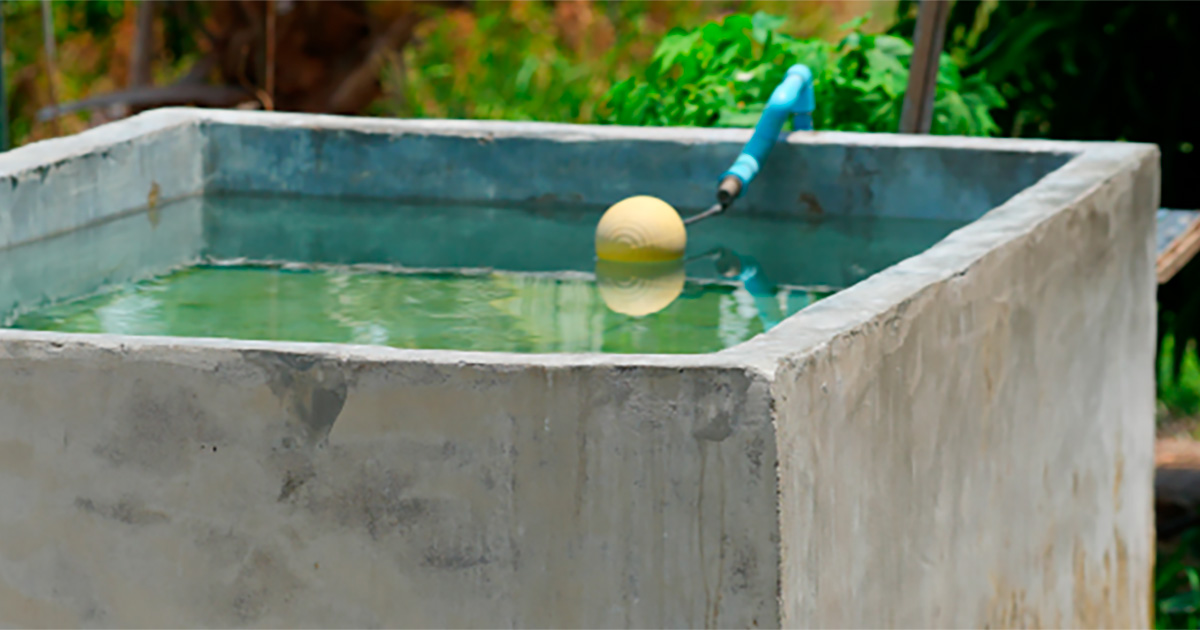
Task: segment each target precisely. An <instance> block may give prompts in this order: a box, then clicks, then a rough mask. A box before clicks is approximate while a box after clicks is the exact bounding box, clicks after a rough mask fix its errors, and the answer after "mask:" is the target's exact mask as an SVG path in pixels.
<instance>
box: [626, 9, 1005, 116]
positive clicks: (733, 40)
mask: <svg viewBox="0 0 1200 630" xmlns="http://www.w3.org/2000/svg"><path fill="white" fill-rule="evenodd" d="M866 19H867V17H866V16H864V17H862V18H859V19H857V20H855V21H853V22H851V23H849V24H846V25H845V26H843V30H848V31H850V32H849V33H848V34H846V35H845V37H843V38H842V39H841V41H839V42H838V43H836V44H834V43H830V42H827V41H823V40H819V39H799V38H795V37H792V36H789V35H787V34H785V33H784V32H783V30H782V29H783V27H784V23H785V19H784V18H782V17H778V16H773V15H769V14H766V13H762V12H759V13H756V14H755V15H753V16H748V15H744V14H735V15H731V16H728V17H726V18H725V19H724V20H723V21H722V22H720V23H718V22H709V23H707V24H704V25H703V26H700V27H699V28H695V29H691V30H686V29H675V30H673V31H671V32H670V33H669V34H668V35H667V36H666V37H665V38H664V39H663V41H662V43H660V44H659V46H658V48H657V49H656V50H655V52H654V56H653V57H652V59H651V61H650V63H649V64H648V65H647V67H646V69H645V71H644V73H643V74H642V76H634V77H630V78H628V79H626V80H624V81H622V82H620V83H618V84H617V85H615V86H613V88H612V90H610V91H609V93H608V102H607V106H608V108H609V112H608V114H607V115H606V116H605V118H604V120H605V122H610V123H616V124H629V125H688V126H701V127H709V126H722V127H745V126H753V125H754V124H755V122H756V121H757V120H758V117H759V116H760V115H761V114H762V111H763V108H764V107H765V105H766V101H767V99H768V98H769V97H770V94H771V92H772V91H773V90H774V89H775V87H776V86H777V85H779V83H780V81H782V80H783V76H784V73H785V72H786V71H787V69H788V67H790V66H791V65H793V64H796V63H803V64H805V65H807V66H809V68H811V69H812V71H813V87H814V90H815V91H816V101H817V110H816V112H814V114H813V124H814V126H815V127H816V128H817V129H830V130H841V131H882V132H894V131H895V130H896V129H897V127H898V126H899V122H900V111H901V109H902V107H903V100H904V91H905V89H906V88H907V82H908V67H909V63H910V61H911V58H912V43H911V42H910V41H908V40H906V39H903V38H900V37H896V36H891V35H872V34H868V33H864V32H863V31H862V25H863V23H864V22H865V21H866ZM1004 106H1005V102H1004V99H1003V98H1002V97H1001V96H1000V93H999V92H998V91H997V90H996V89H995V88H993V87H992V86H991V85H990V84H989V83H988V82H987V79H986V76H985V75H984V74H983V73H976V74H973V75H970V76H964V75H963V73H962V71H961V69H960V68H959V65H958V64H957V63H955V62H954V60H953V59H952V58H951V57H950V56H948V55H943V56H942V60H941V64H940V66H939V72H938V86H937V94H936V97H935V109H934V120H933V132H934V133H938V134H953V135H976V136H982V135H991V134H994V133H996V132H998V131H999V127H997V126H996V124H995V122H994V121H993V120H992V115H991V112H992V111H993V110H995V109H999V108H1003V107H1004Z"/></svg>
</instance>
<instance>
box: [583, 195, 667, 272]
mask: <svg viewBox="0 0 1200 630" xmlns="http://www.w3.org/2000/svg"><path fill="white" fill-rule="evenodd" d="M686 247H687V229H686V228H685V227H684V226H683V219H681V218H680V217H679V213H678V212H676V211H675V208H672V207H671V206H670V205H669V204H667V202H665V201H663V200H661V199H657V198H655V197H648V196H645V195H641V196H637V197H630V198H628V199H625V200H623V201H619V202H617V203H616V204H614V205H613V206H612V207H611V208H609V209H608V210H607V211H605V213H604V216H602V217H600V223H599V224H598V225H597V226H596V256H597V257H598V258H600V259H602V260H612V261H616V262H631V263H633V262H661V261H665V260H676V259H679V258H683V250H684V249H685V248H686Z"/></svg>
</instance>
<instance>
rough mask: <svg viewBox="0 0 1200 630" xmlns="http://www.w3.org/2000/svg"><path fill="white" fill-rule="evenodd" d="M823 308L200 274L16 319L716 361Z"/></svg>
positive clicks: (447, 276) (473, 280) (500, 285)
mask: <svg viewBox="0 0 1200 630" xmlns="http://www.w3.org/2000/svg"><path fill="white" fill-rule="evenodd" d="M823 295H824V294H822V293H813V292H809V291H804V290H796V289H790V290H789V289H781V290H779V291H778V292H776V293H774V294H771V295H767V296H760V297H759V298H757V299H756V298H754V297H753V296H751V295H750V294H749V293H747V292H746V291H745V290H744V289H742V288H740V287H736V286H729V285H720V284H698V283H695V282H689V283H688V284H687V285H686V286H685V287H684V290H683V292H682V294H681V295H680V296H679V297H678V298H677V299H676V300H674V301H673V302H672V303H671V304H670V305H669V306H667V307H666V308H665V309H663V310H661V311H659V312H657V313H654V314H650V315H647V316H644V317H630V316H628V315H623V314H620V313H617V312H614V311H612V310H611V309H610V308H608V306H607V305H606V304H605V302H604V300H603V299H602V297H601V296H600V295H599V292H598V290H597V286H596V283H595V281H594V280H592V279H591V278H588V277H586V276H584V275H582V274H572V275H557V276H556V275H544V274H514V273H495V272H489V273H477V274H461V273H449V272H447V273H397V272H394V271H379V270H356V269H353V268H349V269H347V268H303V269H289V268H283V267H262V266H226V265H221V266H212V265H202V266H196V267H191V268H187V269H184V270H181V271H176V272H174V273H171V274H168V275H165V276H162V277H159V278H155V279H153V280H149V281H144V282H140V283H136V284H128V285H125V286H122V287H120V288H118V289H116V290H113V291H109V292H106V293H102V294H100V295H96V296H92V297H89V298H86V299H82V300H76V301H72V302H68V303H65V304H58V305H54V306H50V307H47V308H43V309H40V310H37V311H34V312H31V313H27V314H25V315H23V316H20V317H19V318H17V320H16V322H15V323H14V324H13V327H14V328H24V329H32V330H46V331H59V332H77V333H113V334H125V335H170V336H181V337H222V338H238V339H258V340H279V341H312V342H337V343H358V344H372V345H387V346H394V347H399V348H439V349H458V350H486V351H508V352H610V353H699V352H713V351H717V350H721V349H723V348H726V347H729V346H732V345H734V344H737V343H740V342H742V341H745V340H747V339H749V338H751V337H753V336H754V335H756V334H758V333H760V332H763V330H764V329H765V328H766V327H767V326H769V325H771V324H772V323H773V322H774V321H778V319H780V318H781V317H786V316H787V315H790V314H792V313H794V312H796V311H797V310H799V309H801V308H803V307H804V306H806V305H808V304H809V303H811V302H812V301H813V300H815V299H819V298H820V297H822V296H823Z"/></svg>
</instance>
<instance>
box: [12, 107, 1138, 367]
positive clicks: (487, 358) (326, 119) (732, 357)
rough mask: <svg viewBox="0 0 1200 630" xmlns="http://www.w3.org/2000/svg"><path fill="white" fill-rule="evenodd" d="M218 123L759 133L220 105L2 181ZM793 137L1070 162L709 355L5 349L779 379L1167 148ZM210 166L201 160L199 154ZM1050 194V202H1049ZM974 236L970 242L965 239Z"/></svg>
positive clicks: (319, 347) (732, 138)
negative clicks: (264, 355) (723, 372)
mask: <svg viewBox="0 0 1200 630" xmlns="http://www.w3.org/2000/svg"><path fill="white" fill-rule="evenodd" d="M208 124H217V125H231V126H247V127H269V128H296V127H302V128H309V129H313V130H315V131H327V132H335V133H336V132H361V133H371V134H393V135H410V134H418V135H419V134H432V135H458V136H468V137H479V138H481V139H484V140H486V139H488V138H494V137H517V138H519V137H537V138H539V139H543V140H546V139H548V140H551V141H554V140H559V139H560V140H563V141H578V140H595V141H611V140H634V139H636V140H652V141H654V140H659V141H669V142H675V143H685V144H687V143H695V144H707V143H721V144H725V143H729V144H740V143H743V142H745V140H746V139H748V138H749V136H750V134H751V133H752V130H750V129H711V128H694V127H626V126H617V125H582V124H570V123H543V122H511V121H471V120H442V119H412V120H402V119H378V118H368V117H357V116H338V115H327V114H298V113H281V112H255V111H240V110H213V109H202V108H189V107H177V108H176V107H172V108H161V109H155V110H150V111H147V112H143V113H140V114H138V115H135V116H132V117H130V118H127V119H123V120H119V121H115V122H111V123H107V124H104V125H100V126H97V127H95V128H92V129H89V130H87V131H84V132H81V133H79V134H75V135H71V136H64V137H61V138H54V139H49V140H43V141H39V142H35V143H31V144H29V145H25V146H23V147H19V148H17V149H13V150H11V151H8V152H6V153H2V154H0V182H2V181H3V180H5V179H10V180H11V181H12V182H13V183H14V184H15V183H16V182H17V181H18V180H19V179H21V178H23V177H28V174H29V173H32V172H37V171H39V170H42V169H46V168H48V167H52V166H53V165H54V164H57V163H61V162H64V161H68V160H71V159H73V158H77V157H80V156H84V155H88V154H93V153H96V152H103V151H105V150H107V149H108V148H110V147H112V146H115V145H118V144H123V143H129V142H133V141H136V140H138V139H141V138H145V137H148V136H152V135H155V134H158V133H164V132H168V131H171V130H174V129H178V128H180V127H188V126H200V127H203V126H204V125H208ZM786 142H788V143H789V144H792V145H837V146H846V147H861V148H868V149H881V148H893V149H921V148H928V149H938V150H966V151H997V150H1000V151H1009V152H1025V153H1030V154H1047V153H1050V154H1058V155H1066V156H1068V157H1069V160H1068V161H1067V162H1066V163H1065V164H1064V165H1063V166H1062V167H1060V168H1058V169H1056V170H1054V171H1052V172H1050V173H1049V174H1047V175H1046V176H1045V177H1043V178H1042V179H1041V180H1040V181H1038V182H1037V183H1035V184H1034V185H1032V186H1030V187H1028V188H1026V189H1024V190H1022V191H1021V192H1020V193H1018V194H1017V195H1015V196H1014V197H1012V198H1011V199H1009V200H1007V201H1006V202H1004V203H1002V204H1000V205H999V206H997V207H995V208H992V209H991V210H989V211H988V212H987V213H985V214H984V215H983V216H982V217H980V218H979V219H977V220H975V221H972V222H971V223H969V224H967V225H965V226H963V227H962V228H959V229H958V230H956V231H955V232H953V233H951V234H950V235H949V236H947V237H946V238H944V239H942V240H941V241H939V242H938V243H936V244H934V245H933V246H932V247H930V248H929V249H927V250H925V251H923V252H921V253H919V254H917V255H915V256H912V257H910V258H908V259H905V260H903V261H901V262H899V263H897V264H895V265H893V266H891V267H888V268H886V269H883V270H881V271H879V272H878V273H876V274H874V275H872V276H870V277H868V278H865V279H863V280H862V281H860V282H858V283H857V284H855V285H853V286H851V287H849V288H847V289H845V290H843V291H840V292H838V293H837V294H835V295H833V296H831V297H829V298H826V299H824V300H821V301H820V302H818V303H817V304H814V305H812V306H810V307H808V308H805V309H803V310H801V311H800V312H798V313H796V314H794V315H792V316H791V317H789V318H787V319H786V320H784V321H783V322H781V323H780V325H779V326H776V327H775V328H773V329H772V330H770V331H767V332H766V333H762V334H760V335H758V336H756V337H754V338H751V339H749V340H747V341H744V342H742V343H740V344H738V345H735V346H732V347H730V348H726V349H724V350H721V351H718V352H713V353H706V354H679V355H670V354H620V355H616V354H603V353H542V354H532V353H530V354H525V353H501V352H483V351H456V350H411V349H400V348H390V347H377V346H354V345H349V344H333V343H325V344H305V343H293V342H272V341H242V340H227V339H215V340H212V339H208V340H206V339H197V338H172V337H121V336H116V335H97V334H69V333H40V332H39V333H33V332H30V331H14V330H0V343H7V342H11V341H21V340H27V341H36V342H39V343H45V344H50V345H54V344H67V343H69V344H84V345H87V344H93V345H95V346H96V347H97V348H101V347H112V346H117V347H121V348H125V349H131V350H132V349H140V348H144V349H162V348H179V349H184V348H197V349H199V348H218V349H226V350H236V349H257V350H266V351H273V352H284V353H291V352H299V353H304V354H308V355H313V354H316V355H324V356H328V357H339V356H347V357H351V356H352V357H355V358H361V359H364V360H386V361H422V362H434V363H439V364H441V363H446V364H459V365H462V364H471V365H489V366H501V365H516V364H520V365H526V366H528V365H533V366H543V367H564V366H579V367H583V366H611V367H622V366H629V367H651V366H653V367H668V368H680V369H689V368H735V369H749V370H753V371H756V372H758V373H761V374H762V375H764V376H765V377H767V378H773V376H774V374H775V373H776V371H777V369H778V364H779V362H781V361H784V360H789V359H790V360H795V359H796V358H798V357H801V356H803V355H806V354H808V353H811V352H813V351H814V350H815V349H816V348H818V347H819V346H821V345H822V344H823V343H825V342H826V341H827V340H828V338H829V336H830V335H831V334H834V335H836V334H840V333H845V332H848V331H851V330H853V329H855V328H859V327H861V326H865V325H868V324H869V323H870V322H871V321H872V320H873V319H875V318H877V317H879V316H880V315H881V314H883V313H885V312H886V311H887V310H888V309H889V308H890V307H892V306H893V305H895V304H896V303H897V302H898V301H903V300H905V299H909V298H911V297H912V296H914V295H916V294H918V293H919V292H921V291H922V290H924V289H926V288H928V287H930V286H933V285H934V284H936V283H938V282H939V281H943V280H945V279H946V278H949V277H952V276H954V275H956V274H959V273H962V272H963V270H964V268H968V267H969V266H970V264H971V263H972V261H974V260H978V258H979V257H981V256H983V255H984V254H986V252H988V251H990V249H991V248H993V247H995V246H997V245H999V244H1001V243H1002V242H1006V241H1009V240H1012V239H1016V238H1019V237H1020V236H1021V235H1022V234H1024V233H1026V232H1028V231H1029V230H1030V229H1033V228H1034V226H1035V225H1036V222H1030V218H1031V216H1032V215H1029V211H1031V210H1034V211H1035V212H1036V214H1037V216H1038V217H1040V218H1041V220H1044V219H1046V218H1048V217H1050V216H1053V215H1054V214H1055V213H1057V212H1058V211H1061V210H1063V209H1065V208H1067V207H1069V206H1070V204H1071V203H1072V202H1073V201H1074V200H1076V199H1078V198H1080V197H1081V196H1083V195H1085V194H1087V191H1089V190H1091V189H1093V188H1095V187H1097V186H1100V185H1102V184H1103V183H1105V182H1106V181H1108V180H1109V179H1110V178H1112V177H1113V176H1115V175H1116V174H1117V173H1118V172H1119V171H1120V170H1121V168H1122V166H1123V165H1125V164H1127V163H1128V162H1129V161H1135V160H1143V159H1147V158H1149V157H1152V156H1154V157H1156V156H1157V154H1158V148H1157V147H1156V146H1155V145H1151V144H1142V143H1125V142H1080V141H1057V140H1029V139H1019V138H977V137H960V136H928V135H902V134H870V133H848V132H829V131H815V132H793V133H791V134H790V135H788V136H787V138H786ZM197 159H200V156H197ZM1056 189H1069V190H1070V191H1073V192H1072V193H1071V194H1070V195H1069V196H1068V197H1067V198H1062V196H1061V195H1060V196H1059V197H1058V198H1054V196H1053V194H1052V193H1054V191H1055V190H1056ZM1047 197H1049V199H1048V198H1047ZM964 241H965V242H964ZM945 257H950V258H954V257H961V258H962V260H961V261H960V264H957V265H952V266H947V265H944V264H937V265H932V264H929V263H932V262H934V261H939V260H942V259H943V258H945Z"/></svg>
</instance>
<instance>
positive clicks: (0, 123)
mask: <svg viewBox="0 0 1200 630" xmlns="http://www.w3.org/2000/svg"><path fill="white" fill-rule="evenodd" d="M6 50H7V48H5V47H4V0H0V151H7V150H8V83H7V82H6V81H5V80H4V51H6Z"/></svg>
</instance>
